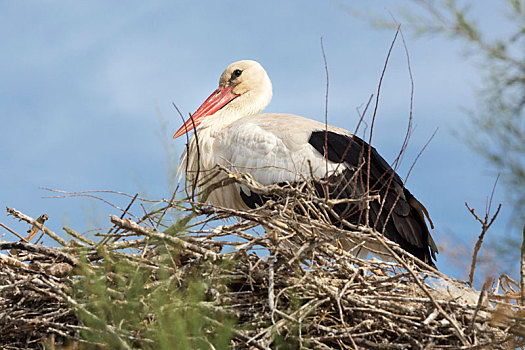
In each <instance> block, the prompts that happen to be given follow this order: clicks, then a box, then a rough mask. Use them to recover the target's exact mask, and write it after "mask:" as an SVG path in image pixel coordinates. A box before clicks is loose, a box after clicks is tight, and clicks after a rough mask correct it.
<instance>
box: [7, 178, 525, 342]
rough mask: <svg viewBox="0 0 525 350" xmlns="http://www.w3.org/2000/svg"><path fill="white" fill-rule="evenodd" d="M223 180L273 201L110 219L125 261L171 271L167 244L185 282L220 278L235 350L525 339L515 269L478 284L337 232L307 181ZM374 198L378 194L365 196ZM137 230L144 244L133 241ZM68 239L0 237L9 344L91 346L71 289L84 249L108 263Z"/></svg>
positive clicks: (356, 234)
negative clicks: (364, 247)
mask: <svg viewBox="0 0 525 350" xmlns="http://www.w3.org/2000/svg"><path fill="white" fill-rule="evenodd" d="M224 182H226V183H233V182H237V183H240V184H243V185H244V186H247V187H248V188H250V190H251V191H254V192H256V193H259V194H272V195H274V196H273V197H272V198H274V199H273V200H271V201H269V202H267V203H266V204H265V205H264V206H263V207H262V208H259V209H257V210H251V211H236V210H231V209H225V208H215V207H208V206H202V205H198V204H195V203H192V204H194V205H193V206H192V208H191V209H186V210H187V211H189V214H188V216H187V217H184V218H182V219H179V221H178V223H176V224H175V225H173V226H171V227H167V228H166V229H163V228H162V224H160V225H159V223H160V221H159V222H157V223H156V222H155V220H154V218H159V217H162V218H164V216H165V214H166V213H167V212H168V211H169V210H172V209H173V205H172V203H171V201H170V202H166V203H167V204H166V205H165V206H164V207H163V209H161V210H157V211H156V212H155V215H154V214H152V213H149V214H146V215H145V216H143V217H142V218H141V219H140V220H131V219H125V218H124V214H126V211H127V210H126V211H124V213H123V215H121V216H120V217H118V216H115V215H112V216H111V217H110V219H111V222H112V223H113V224H114V225H115V226H114V228H115V231H118V234H117V233H116V232H113V236H112V238H111V239H106V240H105V242H104V244H103V246H104V249H106V250H112V251H115V252H120V253H119V254H120V255H119V256H121V258H122V259H128V260H129V261H133V262H134V263H135V264H138V265H140V264H143V265H147V266H148V268H149V269H150V270H151V271H152V272H151V273H152V274H153V275H154V274H155V273H156V271H158V270H159V268H160V267H161V262H159V259H156V251H155V249H156V247H155V246H159V245H165V246H170V247H173V249H175V248H176V249H178V250H179V255H178V256H179V258H178V259H177V261H176V262H175V263H176V264H177V268H176V269H173V270H172V273H173V277H174V279H175V280H178V281H184V280H187V279H188V278H189V276H190V274H192V273H193V272H194V268H196V267H198V268H200V271H202V277H203V278H205V279H207V280H208V281H217V282H216V283H210V284H209V285H208V290H207V291H206V295H207V296H208V298H207V300H205V301H202V303H201V307H202V308H207V309H209V310H213V312H215V313H220V314H224V315H228V316H230V317H232V318H234V319H236V320H237V322H236V324H235V326H234V329H233V338H232V339H231V342H230V345H231V347H232V348H237V349H245V348H256V349H270V348H278V347H279V345H280V344H286V345H287V346H289V347H291V348H300V347H304V348H319V349H342V348H350V349H358V348H371V349H406V348H413V349H427V348H463V349H481V348H501V349H503V348H505V349H507V348H516V347H521V346H524V345H525V340H524V339H525V322H524V321H525V319H524V316H523V315H524V312H525V308H524V307H523V306H520V305H519V298H520V295H521V294H520V286H519V284H518V283H516V282H514V281H513V280H511V279H510V278H509V277H508V276H502V277H500V278H499V279H498V280H495V281H491V282H490V281H489V282H487V283H485V285H484V286H483V289H482V291H481V292H476V291H474V290H473V289H471V288H469V287H468V283H467V282H463V281H459V280H455V279H452V278H450V277H448V276H446V275H444V274H442V273H440V272H439V271H437V270H435V269H433V268H431V267H429V266H426V265H425V264H424V263H423V262H421V261H416V259H415V258H413V257H411V256H409V255H408V254H407V253H405V252H404V251H403V250H402V249H400V248H399V247H398V246H397V245H396V244H394V243H392V242H386V241H385V240H384V239H383V238H382V237H381V236H380V235H378V234H377V233H376V232H374V231H372V230H370V229H368V228H366V227H357V226H352V227H347V229H348V230H342V229H338V228H336V227H334V226H333V225H331V224H330V223H329V222H328V221H327V220H326V217H328V215H325V214H328V213H329V212H330V208H331V205H332V204H331V203H329V202H326V201H325V202H323V201H322V200H320V199H318V198H312V197H311V196H310V195H307V194H305V191H304V190H297V191H293V190H292V189H286V190H283V189H279V188H268V187H263V186H261V185H259V184H256V183H254V182H253V180H252V179H251V178H250V177H249V175H244V174H229V175H228V176H227V179H226V180H225V181H223V184H224ZM279 191H281V192H279ZM283 191H285V192H286V193H284V192H283ZM284 194H285V195H286V196H284ZM279 195H283V197H280V198H281V199H279ZM133 200H135V198H134V199H133ZM367 200H371V198H364V199H362V201H365V202H366V201H367ZM298 207H301V208H303V209H304V210H302V211H301V210H297V208H298ZM309 208H310V209H309ZM313 209H315V210H313ZM8 210H9V212H10V214H12V215H13V216H14V217H15V218H17V219H21V220H25V221H27V222H28V223H30V224H31V225H36V226H37V227H38V228H39V229H41V230H42V231H43V232H45V233H48V232H51V231H50V230H49V229H47V228H45V227H44V226H43V225H42V224H39V223H38V222H36V220H34V219H32V218H30V217H27V216H26V215H24V214H22V213H20V212H18V211H16V210H13V209H8ZM177 210H179V211H180V210H181V209H180V208H179V209H177ZM313 213H315V214H313ZM232 217H236V218H238V220H236V221H235V222H231V221H230V222H228V223H227V224H224V219H230V218H232ZM190 219H193V220H192V221H190ZM188 221H190V222H191V224H188V225H187V227H186V230H185V234H184V235H182V236H180V235H179V236H176V235H174V234H173V232H174V227H175V226H177V227H178V226H180V224H181V223H186V222H188ZM38 225H40V226H38ZM348 225H351V224H348ZM350 228H352V229H351V230H350ZM69 231H70V230H69ZM161 231H162V232H161ZM71 232H73V235H78V234H76V233H74V231H71ZM71 232H70V233H71ZM51 235H54V233H53V232H51ZM130 236H133V239H131V240H125V239H124V238H126V237H128V238H129V237H130ZM123 237H124V238H123ZM341 239H345V240H351V241H352V240H353V241H354V242H355V243H356V244H358V245H359V242H367V244H368V245H370V246H375V247H382V249H381V252H382V253H381V254H382V255H385V254H387V255H389V256H390V259H389V260H378V259H376V258H372V259H370V260H362V259H358V258H356V257H355V256H354V255H352V254H351V253H349V252H348V251H344V250H342V249H340V244H339V241H340V240H341ZM151 242H155V244H153V245H152V244H151ZM62 243H64V245H63V246H62V247H59V248H51V247H43V246H41V245H35V244H31V243H27V242H16V243H14V242H0V249H1V250H3V251H8V250H10V253H3V254H2V253H0V259H1V260H0V327H1V329H2V332H0V344H1V346H2V347H3V348H13V349H14V348H26V347H38V346H40V345H39V344H40V343H41V342H46V343H47V344H50V343H52V342H54V341H60V342H63V341H64V340H65V339H70V340H71V339H72V340H73V341H76V342H86V340H85V339H81V338H80V337H79V331H80V330H81V329H83V328H84V327H85V326H84V325H82V324H80V323H79V321H78V318H77V317H76V312H78V310H79V308H82V307H83V306H82V305H80V304H79V303H77V302H76V301H75V300H74V299H73V298H71V293H70V290H71V286H72V284H74V281H75V267H76V266H77V265H78V261H79V260H80V258H81V256H83V257H87V261H88V262H89V263H90V264H93V265H96V264H101V261H100V256H99V255H97V251H98V250H97V249H99V248H100V247H97V245H96V244H95V243H94V242H91V241H89V240H87V239H85V238H83V237H82V239H79V238H78V237H77V238H75V239H73V240H72V241H71V242H70V243H66V242H65V241H64V240H61V242H60V244H62ZM131 247H132V248H133V249H134V250H131V249H130V248H131ZM385 252H387V253H385ZM221 262H228V264H221ZM192 271H193V272H192ZM84 311H85V310H84ZM94 317H95V316H94ZM213 322H217V321H213ZM111 329H112V332H115V336H116V337H120V338H119V341H121V344H122V346H123V347H128V348H134V347H140V344H152V342H153V340H152V339H146V338H145V337H146V336H145V335H141V334H134V336H133V339H132V338H130V337H128V336H127V335H125V334H119V333H118V330H116V329H114V328H111ZM126 344H127V345H126ZM124 345H126V346H124ZM128 345H129V346H128Z"/></svg>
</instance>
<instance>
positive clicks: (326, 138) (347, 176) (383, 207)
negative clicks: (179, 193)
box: [240, 131, 437, 265]
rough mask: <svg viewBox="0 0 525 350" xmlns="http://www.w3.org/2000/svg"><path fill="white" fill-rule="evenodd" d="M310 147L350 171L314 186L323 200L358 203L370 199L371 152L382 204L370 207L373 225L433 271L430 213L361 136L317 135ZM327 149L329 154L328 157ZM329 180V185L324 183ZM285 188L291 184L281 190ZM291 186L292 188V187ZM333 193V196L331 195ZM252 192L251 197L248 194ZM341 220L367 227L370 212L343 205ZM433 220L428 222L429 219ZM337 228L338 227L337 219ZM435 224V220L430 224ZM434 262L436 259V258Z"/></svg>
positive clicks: (373, 181) (374, 187) (256, 199)
mask: <svg viewBox="0 0 525 350" xmlns="http://www.w3.org/2000/svg"><path fill="white" fill-rule="evenodd" d="M308 142H309V143H310V145H312V146H313V147H314V148H315V149H316V150H317V151H318V152H319V153H321V154H322V155H323V156H326V157H327V158H328V160H330V161H332V162H335V163H344V165H343V164H342V165H341V166H344V167H345V170H344V171H343V172H342V173H341V174H340V175H337V176H331V177H330V179H329V180H330V181H329V185H328V188H326V186H323V185H321V184H319V183H317V182H316V183H314V185H315V187H316V190H317V193H318V195H319V196H320V197H324V196H328V197H329V198H359V197H361V196H363V195H364V194H365V193H366V188H367V181H366V179H367V177H368V164H367V163H368V152H369V151H370V178H369V181H368V185H369V187H370V194H371V195H374V194H379V196H380V198H381V201H382V202H383V203H381V202H379V201H372V202H370V208H369V225H370V226H371V227H373V228H375V229H376V230H377V231H378V232H381V233H382V234H383V235H385V236H386V237H387V238H388V239H390V240H392V241H394V242H396V243H398V244H399V245H400V246H401V248H403V249H404V250H406V251H408V252H409V253H411V254H412V255H414V256H416V257H418V258H419V259H421V260H423V261H425V262H426V263H428V264H430V265H434V264H433V262H432V258H433V259H434V260H435V259H436V257H435V253H437V248H436V246H435V244H434V242H433V240H432V237H431V236H430V232H429V230H428V227H427V225H426V222H425V215H426V214H427V211H426V209H425V207H424V206H423V205H422V204H421V203H420V202H419V201H418V200H417V199H416V198H415V197H414V196H413V195H412V194H411V193H410V191H408V190H407V189H406V188H405V187H404V185H403V181H402V180H401V178H400V177H399V175H398V174H397V173H396V172H395V171H394V170H393V169H392V168H391V167H390V165H388V163H387V162H386V161H385V160H384V159H383V157H381V155H379V153H378V152H377V151H376V149H375V148H374V147H370V146H369V145H368V144H367V143H366V142H365V141H363V140H362V139H361V138H359V137H357V136H347V135H342V134H338V133H335V132H332V131H328V132H326V131H314V132H312V134H311V136H310V138H309V140H308ZM325 144H326V145H327V146H328V154H327V155H326V154H325V151H324V150H325ZM325 180H326V179H325ZM281 185H282V186H286V185H287V184H284V183H283V184H281ZM288 185H289V184H288ZM327 191H328V193H327ZM248 192H250V191H248ZM240 195H241V198H242V199H243V201H244V203H245V204H246V205H247V206H248V207H250V208H256V207H258V206H262V205H263V204H264V203H265V202H266V201H268V200H270V199H275V198H271V197H268V196H261V195H258V194H256V193H246V192H245V191H244V189H242V188H241V190H240ZM334 210H335V212H336V213H337V214H338V215H339V217H342V218H344V219H345V220H347V221H349V222H351V223H354V224H361V225H364V224H366V211H365V208H364V207H363V206H359V205H353V204H339V205H336V206H335V207H334ZM427 217H428V216H427ZM333 219H334V224H337V222H336V220H335V218H333ZM429 220H430V219H429ZM431 257H432V258H431Z"/></svg>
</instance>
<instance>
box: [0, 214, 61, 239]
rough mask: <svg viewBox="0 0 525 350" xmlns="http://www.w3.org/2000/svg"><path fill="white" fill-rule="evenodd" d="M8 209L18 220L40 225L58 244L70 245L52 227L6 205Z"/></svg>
mask: <svg viewBox="0 0 525 350" xmlns="http://www.w3.org/2000/svg"><path fill="white" fill-rule="evenodd" d="M6 209H7V213H8V214H10V215H13V216H14V217H15V218H17V219H18V220H23V221H25V222H27V223H29V224H31V225H33V226H36V227H38V228H39V229H40V230H42V232H44V233H45V234H46V235H48V236H49V237H51V238H53V239H54V240H55V241H56V242H57V243H58V244H60V245H62V246H64V247H65V246H67V245H68V244H67V242H66V241H64V240H63V239H62V238H60V237H59V236H58V235H57V234H56V233H54V232H53V231H51V230H50V229H48V228H47V227H45V226H44V225H42V224H40V223H39V222H37V221H36V220H35V219H33V218H32V217H30V216H28V215H25V214H23V213H21V212H19V211H18V210H16V209H13V208H9V207H6Z"/></svg>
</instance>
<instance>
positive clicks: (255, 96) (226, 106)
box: [173, 60, 272, 138]
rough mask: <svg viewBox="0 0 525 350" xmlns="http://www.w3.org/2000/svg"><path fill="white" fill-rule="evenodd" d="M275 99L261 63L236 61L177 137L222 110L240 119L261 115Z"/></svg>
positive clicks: (223, 74) (224, 73) (178, 132)
mask: <svg viewBox="0 0 525 350" xmlns="http://www.w3.org/2000/svg"><path fill="white" fill-rule="evenodd" d="M271 98H272V83H271V81H270V78H268V75H267V74H266V71H265V70H264V68H263V67H262V66H261V65H260V64H259V63H258V62H255V61H251V60H244V61H238V62H234V63H232V64H230V65H229V66H228V68H226V70H225V71H224V72H223V73H222V75H221V78H220V79H219V87H218V88H217V90H215V91H214V92H213V93H212V94H211V95H210V97H208V98H207V99H206V101H204V103H203V104H202V105H201V106H200V107H199V108H198V109H197V111H196V112H195V113H193V115H192V118H190V119H189V120H188V121H186V123H185V124H184V125H183V126H182V127H181V128H180V129H179V130H178V131H177V132H176V133H175V136H173V138H177V137H179V136H181V135H184V134H185V133H187V132H188V131H190V130H192V129H193V128H194V126H195V127H196V126H198V125H199V124H200V123H202V121H203V119H204V118H206V117H209V116H212V115H214V114H215V113H216V112H217V111H219V110H221V112H223V113H226V114H230V115H232V117H233V116H235V117H238V118H240V117H244V116H249V115H252V114H257V113H259V112H261V111H262V110H263V109H264V108H265V107H266V106H267V105H268V103H270V100H271ZM192 119H193V121H192Z"/></svg>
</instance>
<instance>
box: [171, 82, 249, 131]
mask: <svg viewBox="0 0 525 350" xmlns="http://www.w3.org/2000/svg"><path fill="white" fill-rule="evenodd" d="M232 89H233V86H229V87H223V86H219V88H218V89H217V90H215V91H214V92H213V93H212V94H211V95H210V97H208V98H207V99H206V101H204V103H203V104H202V105H201V106H200V107H199V109H197V111H195V113H193V115H192V116H191V118H190V119H188V120H187V121H186V123H184V125H183V126H181V127H180V129H179V130H177V132H176V133H175V135H174V136H173V138H174V139H176V138H177V137H179V136H182V135H184V134H185V133H187V132H188V131H190V130H192V129H193V128H194V127H197V126H198V125H199V124H200V123H202V120H203V118H204V117H207V116H209V115H212V114H214V113H215V112H217V111H218V110H219V109H221V108H222V107H224V106H226V104H227V103H228V102H230V101H232V100H233V99H235V98H236V97H238V96H239V95H236V94H234V93H233V92H232Z"/></svg>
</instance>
